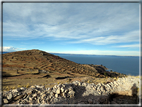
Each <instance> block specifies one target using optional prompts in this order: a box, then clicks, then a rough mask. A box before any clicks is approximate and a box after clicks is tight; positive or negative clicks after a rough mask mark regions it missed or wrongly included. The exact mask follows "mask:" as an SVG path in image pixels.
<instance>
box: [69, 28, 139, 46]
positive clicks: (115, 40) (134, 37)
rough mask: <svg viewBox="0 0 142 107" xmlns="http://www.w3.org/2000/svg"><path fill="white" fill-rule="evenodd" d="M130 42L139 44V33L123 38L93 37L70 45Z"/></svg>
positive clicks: (116, 36)
mask: <svg viewBox="0 0 142 107" xmlns="http://www.w3.org/2000/svg"><path fill="white" fill-rule="evenodd" d="M129 42H139V31H138V30H137V31H131V32H128V33H126V34H123V35H121V36H119V35H110V36H104V37H103V36H100V37H93V38H92V37H91V38H89V39H81V40H77V41H73V42H70V43H91V44H95V45H107V44H113V43H129Z"/></svg>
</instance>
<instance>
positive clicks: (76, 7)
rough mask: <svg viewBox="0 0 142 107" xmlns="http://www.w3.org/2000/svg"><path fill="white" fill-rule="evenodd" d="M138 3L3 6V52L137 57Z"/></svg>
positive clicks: (15, 4) (138, 41)
mask: <svg viewBox="0 0 142 107" xmlns="http://www.w3.org/2000/svg"><path fill="white" fill-rule="evenodd" d="M139 6H140V5H139V3H3V51H8V52H11V51H21V50H30V49H39V50H43V51H47V52H49V53H52V52H54V53H71V54H91V55H92V54H94V55H120V56H139V46H140V45H139V43H140V36H139V33H140V15H139Z"/></svg>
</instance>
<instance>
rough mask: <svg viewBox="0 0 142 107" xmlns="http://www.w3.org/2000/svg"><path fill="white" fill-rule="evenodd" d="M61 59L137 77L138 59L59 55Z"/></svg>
mask: <svg viewBox="0 0 142 107" xmlns="http://www.w3.org/2000/svg"><path fill="white" fill-rule="evenodd" d="M59 56H60V57H62V58H65V59H68V60H70V61H73V62H76V63H80V64H98V65H101V64H102V65H104V66H106V67H107V68H108V69H109V70H112V71H116V72H119V73H123V74H126V75H128V74H130V75H135V76H136V75H139V57H130V56H129V57H128V56H75V55H59Z"/></svg>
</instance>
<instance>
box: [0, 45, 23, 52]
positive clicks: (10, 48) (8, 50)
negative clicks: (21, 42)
mask: <svg viewBox="0 0 142 107" xmlns="http://www.w3.org/2000/svg"><path fill="white" fill-rule="evenodd" d="M2 49H3V50H2ZM2 49H1V47H0V50H2V51H3V52H13V51H19V50H23V49H25V48H14V47H12V46H7V47H6V46H4V47H3V48H2Z"/></svg>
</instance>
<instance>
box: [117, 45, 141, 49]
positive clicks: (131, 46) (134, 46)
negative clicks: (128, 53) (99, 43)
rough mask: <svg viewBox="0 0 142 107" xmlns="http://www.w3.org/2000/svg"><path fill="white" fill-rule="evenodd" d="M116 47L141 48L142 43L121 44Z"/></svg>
mask: <svg viewBox="0 0 142 107" xmlns="http://www.w3.org/2000/svg"><path fill="white" fill-rule="evenodd" d="M115 47H122V48H126V47H127V48H139V47H140V44H132V45H119V46H115Z"/></svg>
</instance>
